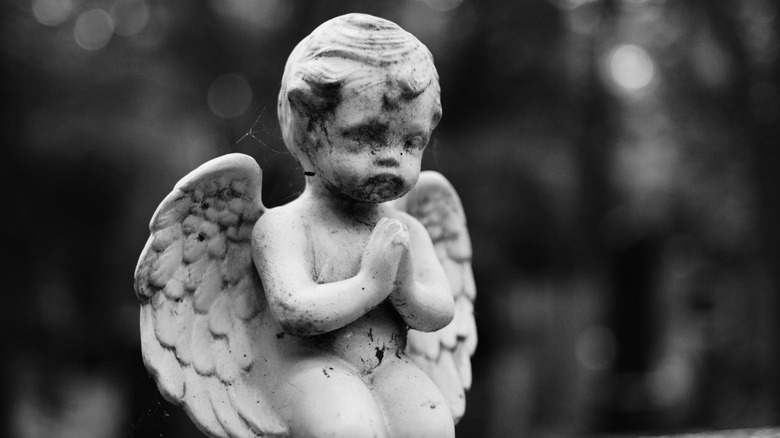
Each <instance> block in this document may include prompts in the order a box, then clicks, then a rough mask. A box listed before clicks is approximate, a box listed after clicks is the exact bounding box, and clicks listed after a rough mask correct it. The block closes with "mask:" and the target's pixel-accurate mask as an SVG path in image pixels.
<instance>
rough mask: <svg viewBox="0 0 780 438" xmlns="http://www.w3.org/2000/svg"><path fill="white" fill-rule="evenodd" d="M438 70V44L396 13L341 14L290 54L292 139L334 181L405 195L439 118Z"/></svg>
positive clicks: (355, 194) (379, 198)
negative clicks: (404, 25) (431, 46)
mask: <svg viewBox="0 0 780 438" xmlns="http://www.w3.org/2000/svg"><path fill="white" fill-rule="evenodd" d="M438 80H439V78H438V75H437V73H436V68H435V67H434V65H433V57H432V55H431V53H430V51H428V49H427V48H426V47H425V46H424V45H423V44H422V43H421V42H420V41H419V40H418V39H417V38H415V37H414V36H413V35H411V34H410V33H408V32H406V31H404V30H403V29H401V28H400V27H399V26H398V25H396V24H395V23H392V22H390V21H387V20H384V19H381V18H377V17H372V16H370V15H364V14H349V15H344V16H341V17H336V18H334V19H332V20H329V21H327V22H325V23H324V24H322V25H321V26H319V27H318V28H317V29H315V30H314V32H312V33H311V35H309V36H308V37H306V38H305V39H304V40H303V41H301V42H300V43H299V44H298V46H297V47H296V48H295V49H294V50H293V52H292V54H291V55H290V57H289V59H288V60H287V65H286V67H285V71H284V76H283V78H282V88H281V91H280V93H279V122H280V124H281V127H282V134H283V136H284V141H285V144H286V145H287V148H288V149H289V150H290V151H291V152H292V153H293V155H294V156H295V157H296V159H297V160H298V161H299V162H300V164H301V166H302V167H303V170H304V171H305V172H306V174H307V175H310V178H320V180H318V181H320V182H321V183H322V184H324V185H325V186H328V187H329V188H331V189H336V190H337V191H339V192H340V193H342V194H344V195H346V196H348V197H351V198H354V199H356V200H361V201H371V202H383V201H387V200H391V199H394V198H397V197H399V196H401V195H403V194H404V193H406V192H407V191H408V190H410V189H411V188H412V187H413V186H414V184H415V183H416V181H417V177H418V176H419V172H420V160H421V159H422V152H423V149H424V148H425V146H426V145H427V143H428V140H429V138H430V135H431V132H432V131H433V129H434V128H435V126H436V124H437V123H438V121H439V119H440V118H441V103H440V97H439V96H440V89H439V82H438ZM311 174H315V175H316V176H315V175H311Z"/></svg>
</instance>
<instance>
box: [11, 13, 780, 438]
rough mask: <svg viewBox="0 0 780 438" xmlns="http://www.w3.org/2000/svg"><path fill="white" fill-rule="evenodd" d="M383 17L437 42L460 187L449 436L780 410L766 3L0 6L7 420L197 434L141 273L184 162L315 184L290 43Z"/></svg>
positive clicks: (680, 426)
mask: <svg viewBox="0 0 780 438" xmlns="http://www.w3.org/2000/svg"><path fill="white" fill-rule="evenodd" d="M347 12H366V13H371V14H375V15H379V16H382V17H385V18H388V19H390V20H393V21H396V22H397V23H399V24H400V25H401V26H402V27H404V28H406V29H407V30H409V31H410V32H412V33H414V34H415V35H417V36H418V38H420V39H421V40H422V41H423V42H424V43H425V44H427V45H428V47H429V48H430V49H431V51H432V52H433V54H434V57H435V59H436V63H437V67H438V69H439V74H440V76H441V84H442V102H443V105H444V118H443V120H442V123H441V125H440V126H439V128H437V131H436V132H435V135H434V138H433V140H432V142H431V145H430V146H429V151H428V152H427V156H426V158H425V161H424V166H425V167H426V168H431V169H436V170H439V171H441V172H442V173H444V174H445V175H447V177H448V178H450V180H451V181H452V182H453V184H454V185H455V187H456V188H457V189H458V191H459V193H460V194H461V197H462V199H463V203H464V206H465V208H466V211H467V214H468V215H469V227H470V230H471V232H472V239H473V241H474V252H475V256H474V270H475V275H476V278H477V284H478V289H479V294H480V295H479V299H478V303H477V312H478V313H477V323H478V326H479V330H480V346H479V349H478V352H477V355H476V356H475V358H474V374H475V379H474V387H473V389H472V391H471V392H470V393H469V396H468V403H469V407H468V409H467V413H466V416H465V418H464V419H463V420H462V422H461V423H460V424H459V425H458V433H459V436H492V437H514V436H524V435H525V436H582V435H598V434H605V433H628V434H633V433H654V432H674V431H680V430H691V429H702V428H727V427H730V428H734V427H753V426H766V425H772V424H775V425H776V424H778V423H780V417H779V416H778V415H779V414H778V412H780V371H779V370H780V352H778V350H780V349H778V348H777V345H779V344H780V322H779V321H780V300H779V299H778V296H780V277H779V276H778V273H779V272H780V271H778V266H780V227H778V226H777V223H780V178H778V177H777V175H776V169H778V168H780V149H778V147H777V146H778V145H779V144H780V133H779V132H778V129H780V120H779V119H780V96H779V95H778V92H779V91H780V72H779V71H778V69H779V67H780V38H778V35H779V34H780V18H778V6H777V5H776V4H775V3H774V2H772V1H770V0H742V1H736V0H733V1H732V0H722V1H705V0H692V1H688V2H673V1H665V0H549V1H542V0H535V1H532V0H522V1H510V0H492V1H480V2H477V1H474V0H398V1H391V0H383V1H374V2H367V1H356V0H347V1H336V0H329V1H317V2H307V1H304V0H294V1H293V0H286V1H283V0H265V1H253V0H213V1H185V0H169V1H152V0H12V1H8V2H2V4H0V35H1V36H2V38H0V62H2V77H3V79H4V80H3V81H2V84H1V85H0V90H1V91H0V92H1V93H2V99H1V100H0V108H2V116H3V117H2V118H0V125H1V128H2V129H0V133H2V134H0V135H2V141H3V144H4V145H5V146H4V147H3V148H2V149H0V160H1V161H0V162H2V165H3V167H2V172H1V173H0V178H1V179H2V183H3V186H4V187H6V190H5V191H4V193H5V199H6V202H7V205H8V207H7V211H6V213H5V214H4V215H3V219H2V221H3V222H2V230H3V242H4V243H5V245H6V248H7V250H6V251H7V252H9V253H10V254H9V259H10V260H11V261H12V263H10V264H9V263H5V264H3V266H2V274H3V278H4V288H3V290H4V291H5V301H4V302H3V305H2V306H0V308H2V312H3V313H2V315H1V316H2V321H3V323H4V324H5V327H4V328H5V329H4V330H3V331H2V333H3V339H2V341H3V342H4V344H5V345H6V354H5V360H4V361H3V362H2V366H3V369H2V376H3V379H4V382H3V383H4V387H5V392H6V394H8V396H7V397H5V400H4V405H3V408H4V409H3V410H2V412H3V417H2V425H0V426H1V427H2V429H0V430H2V432H0V433H2V434H3V435H5V436H18V437H38V436H45V437H70V436H74V437H75V436H78V437H89V436H95V437H111V436H117V437H119V436H133V437H144V436H170V437H179V436H192V435H191V434H192V433H193V430H192V426H191V425H190V423H189V421H188V420H187V418H186V415H185V414H184V413H183V411H182V410H181V409H179V408H177V407H174V406H171V405H169V404H168V403H167V402H165V401H164V400H162V399H161V397H160V396H159V394H158V392H157V390H156V388H155V386H154V383H153V381H152V380H151V378H150V377H149V376H148V374H147V373H146V371H145V369H144V367H143V364H142V363H141V355H140V345H139V336H138V333H137V331H138V329H137V327H138V307H137V302H136V301H135V296H134V293H133V288H132V276H133V269H134V267H135V262H136V259H137V257H138V255H139V254H140V251H141V249H142V247H143V244H144V242H145V240H146V238H147V235H148V229H147V224H148V220H149V218H150V217H151V215H152V213H153V211H154V209H155V207H156V205H157V204H158V203H159V202H160V201H161V200H162V199H163V197H164V196H165V195H166V194H167V193H168V191H169V190H170V189H171V188H172V186H173V184H174V183H175V182H176V181H177V180H178V179H179V178H181V177H182V176H183V175H184V174H186V173H187V172H188V171H189V170H192V169H194V168H195V167H196V166H197V165H199V164H201V163H203V162H204V161H206V160H208V159H210V158H213V157H215V156H218V155H221V154H224V153H228V152H243V153H247V154H250V155H252V156H254V157H255V158H256V159H257V160H258V162H259V163H260V165H261V166H262V168H263V171H264V187H263V189H264V195H263V196H264V200H265V202H266V205H269V206H276V205H280V204H282V203H285V202H287V201H289V200H290V199H291V198H292V197H294V196H295V195H296V194H297V193H298V192H299V190H300V189H301V188H302V184H303V180H302V176H301V175H300V169H298V168H297V166H296V164H295V162H294V160H293V159H292V157H291V156H290V155H289V154H288V153H287V151H286V150H285V148H284V145H283V143H282V140H281V135H280V131H279V127H278V123H277V121H276V111H275V105H276V95H277V93H278V90H279V82H280V79H281V74H282V71H283V67H284V63H285V61H286V57H287V55H288V54H289V52H290V51H291V50H292V48H293V47H294V45H295V44H296V43H297V42H298V41H299V40H300V39H301V38H303V37H304V36H305V35H307V34H308V33H309V32H310V31H311V30H312V29H313V28H314V27H316V26H317V25H318V24H319V23H321V22H323V21H325V20H326V19H328V18H330V17H333V16H336V15H340V14H342V13H347Z"/></svg>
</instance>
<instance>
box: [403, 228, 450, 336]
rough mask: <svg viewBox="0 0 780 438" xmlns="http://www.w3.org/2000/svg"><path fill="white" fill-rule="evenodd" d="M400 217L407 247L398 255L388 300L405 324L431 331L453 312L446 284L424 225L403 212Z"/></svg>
mask: <svg viewBox="0 0 780 438" xmlns="http://www.w3.org/2000/svg"><path fill="white" fill-rule="evenodd" d="M401 220H402V221H403V223H404V224H405V225H406V227H407V229H408V232H409V239H410V241H411V250H410V251H407V252H406V253H405V257H402V258H401V263H400V267H399V272H398V276H399V284H400V287H399V288H398V289H397V290H396V291H395V292H394V293H393V294H392V295H391V296H390V301H391V302H392V303H393V305H394V306H395V308H396V309H397V310H398V313H399V314H400V315H401V317H402V318H403V319H404V321H405V322H406V323H407V324H408V325H409V327H411V328H413V329H415V330H420V331H426V332H429V331H435V330H438V329H440V328H442V327H444V326H446V325H447V324H449V323H450V321H452V318H453V315H454V311H455V310H454V300H453V297H452V292H451V290H450V285H449V282H448V280H447V276H446V274H445V273H444V269H443V268H442V266H441V263H440V262H439V259H438V257H437V256H436V251H435V250H434V247H433V243H432V242H431V238H430V236H429V235H428V231H427V230H426V229H425V227H424V226H423V225H422V224H421V223H420V222H419V221H418V220H417V219H415V218H413V217H411V216H409V215H407V214H402V217H401Z"/></svg>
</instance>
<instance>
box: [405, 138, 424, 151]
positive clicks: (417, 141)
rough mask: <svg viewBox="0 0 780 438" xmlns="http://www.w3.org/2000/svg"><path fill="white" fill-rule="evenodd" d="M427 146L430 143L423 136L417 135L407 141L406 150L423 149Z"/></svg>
mask: <svg viewBox="0 0 780 438" xmlns="http://www.w3.org/2000/svg"><path fill="white" fill-rule="evenodd" d="M427 145H428V142H427V141H426V140H425V139H424V138H423V137H422V136H421V135H415V136H414V137H410V138H408V139H407V140H406V144H405V145H404V147H405V148H406V149H423V148H424V147H425V146H427Z"/></svg>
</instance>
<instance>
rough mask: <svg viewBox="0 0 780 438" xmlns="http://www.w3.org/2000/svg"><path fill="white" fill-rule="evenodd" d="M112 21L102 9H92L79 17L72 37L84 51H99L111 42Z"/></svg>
mask: <svg viewBox="0 0 780 438" xmlns="http://www.w3.org/2000/svg"><path fill="white" fill-rule="evenodd" d="M113 33H114V20H112V19H111V16H110V15H109V14H108V12H106V11H104V10H102V9H92V10H90V11H86V12H84V13H82V14H81V15H79V18H78V20H76V27H75V28H74V29H73V37H74V38H75V39H76V44H78V45H79V47H81V48H82V49H84V50H90V51H93V50H100V49H102V48H103V47H105V46H106V44H108V42H109V41H111V36H112V34H113Z"/></svg>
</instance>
